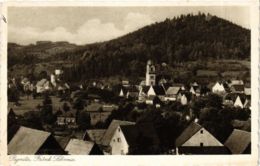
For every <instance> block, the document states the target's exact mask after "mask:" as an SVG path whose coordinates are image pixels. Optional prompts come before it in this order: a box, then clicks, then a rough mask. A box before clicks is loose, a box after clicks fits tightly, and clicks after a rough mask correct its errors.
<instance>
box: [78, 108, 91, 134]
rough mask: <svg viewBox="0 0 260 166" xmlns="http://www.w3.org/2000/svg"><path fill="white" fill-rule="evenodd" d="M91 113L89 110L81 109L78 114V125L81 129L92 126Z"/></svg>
mask: <svg viewBox="0 0 260 166" xmlns="http://www.w3.org/2000/svg"><path fill="white" fill-rule="evenodd" d="M90 120H91V119H90V115H89V113H88V112H87V111H81V112H80V113H79V116H78V125H79V128H80V129H81V130H86V129H87V128H88V127H90Z"/></svg>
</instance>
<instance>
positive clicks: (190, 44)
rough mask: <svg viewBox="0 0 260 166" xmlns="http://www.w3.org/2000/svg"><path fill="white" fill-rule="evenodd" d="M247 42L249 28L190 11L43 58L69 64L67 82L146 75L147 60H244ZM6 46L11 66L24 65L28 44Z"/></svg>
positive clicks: (35, 58) (178, 61)
mask: <svg viewBox="0 0 260 166" xmlns="http://www.w3.org/2000/svg"><path fill="white" fill-rule="evenodd" d="M249 41H250V30H247V29H245V28H242V27H240V26H238V25H235V24H233V23H231V22H229V21H227V20H223V19H221V18H218V17H216V16H210V15H205V14H198V15H192V14H188V15H182V16H180V17H175V18H172V19H166V20H165V21H163V22H160V23H154V24H152V25H149V26H146V27H143V28H141V29H139V30H137V31H135V32H132V33H129V34H127V35H125V36H122V37H119V38H117V39H114V40H110V41H107V42H102V43H95V44H90V45H85V46H77V47H75V48H74V49H70V50H66V51H63V52H59V53H56V54H53V55H52V56H47V57H45V58H44V59H41V62H44V61H46V62H50V61H53V60H62V61H68V62H70V63H72V65H71V66H70V67H67V68H65V69H64V70H65V72H64V73H65V75H64V77H65V78H64V79H65V80H69V81H82V80H84V79H88V78H99V77H107V76H112V75H113V76H116V75H121V76H132V77H136V76H141V75H142V74H143V73H144V70H145V64H146V62H147V60H148V59H152V60H153V61H155V62H156V63H162V62H165V63H167V64H170V65H171V66H173V65H174V64H176V63H177V64H178V63H183V62H186V61H197V60H201V61H207V60H211V59H213V60H216V59H248V58H249V57H250V42H249ZM9 46H10V49H9V48H8V54H11V55H12V56H10V58H11V60H13V61H12V62H10V60H9V61H8V62H10V63H11V64H10V66H12V65H14V64H24V63H25V62H24V58H25V57H26V56H29V55H27V54H28V53H27V51H26V50H27V49H26V48H27V47H29V46H24V48H23V47H19V48H20V49H15V48H16V47H17V46H15V45H14V44H9ZM31 47H35V48H37V47H39V46H38V45H35V46H31ZM11 48H12V49H11ZM20 54H22V56H20ZM18 55H19V57H18ZM20 58H21V59H20ZM37 59H38V58H37V56H34V57H33V58H31V59H30V63H34V62H38V61H39V60H37Z"/></svg>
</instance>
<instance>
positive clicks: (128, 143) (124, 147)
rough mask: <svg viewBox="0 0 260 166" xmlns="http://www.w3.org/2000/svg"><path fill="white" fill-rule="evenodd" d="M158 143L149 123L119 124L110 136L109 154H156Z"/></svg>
mask: <svg viewBox="0 0 260 166" xmlns="http://www.w3.org/2000/svg"><path fill="white" fill-rule="evenodd" d="M159 144H160V141H159V138H158V135H157V133H156V131H155V129H154V127H153V126H152V125H151V124H137V125H119V126H118V127H117V128H116V130H115V132H114V133H113V136H112V141H111V144H110V145H111V154H112V155H113V154H117V155H118V154H121V155H126V154H157V153H158V150H159Z"/></svg>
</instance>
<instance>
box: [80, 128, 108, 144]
mask: <svg viewBox="0 0 260 166" xmlns="http://www.w3.org/2000/svg"><path fill="white" fill-rule="evenodd" d="M105 132H106V130H105V129H87V130H86V132H85V134H84V136H83V140H84V141H93V142H95V143H96V144H98V145H99V144H101V141H102V138H103V136H104V134H105Z"/></svg>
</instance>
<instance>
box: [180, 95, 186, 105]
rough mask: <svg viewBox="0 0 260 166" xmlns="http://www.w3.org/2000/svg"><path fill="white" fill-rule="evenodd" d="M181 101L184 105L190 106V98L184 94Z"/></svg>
mask: <svg viewBox="0 0 260 166" xmlns="http://www.w3.org/2000/svg"><path fill="white" fill-rule="evenodd" d="M180 101H181V104H182V105H187V104H188V98H187V96H186V94H182V96H181V100H180Z"/></svg>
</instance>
